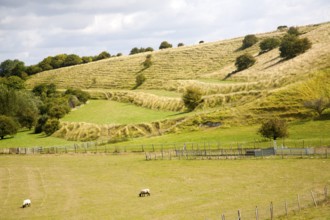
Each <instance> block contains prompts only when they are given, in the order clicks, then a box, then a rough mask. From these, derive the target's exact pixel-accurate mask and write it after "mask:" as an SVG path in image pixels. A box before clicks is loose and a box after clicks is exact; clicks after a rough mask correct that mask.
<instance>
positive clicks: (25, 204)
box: [22, 199, 31, 208]
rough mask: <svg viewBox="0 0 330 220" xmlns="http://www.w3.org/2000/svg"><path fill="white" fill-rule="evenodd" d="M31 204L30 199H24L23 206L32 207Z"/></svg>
mask: <svg viewBox="0 0 330 220" xmlns="http://www.w3.org/2000/svg"><path fill="white" fill-rule="evenodd" d="M30 205H31V200H30V199H25V200H24V201H23V205H22V208H25V207H27V206H29V207H30Z"/></svg>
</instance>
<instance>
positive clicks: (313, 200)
mask: <svg viewBox="0 0 330 220" xmlns="http://www.w3.org/2000/svg"><path fill="white" fill-rule="evenodd" d="M311 194H312V198H313V202H314V205H315V207H317V203H316V200H315V197H314V193H313V191H311Z"/></svg>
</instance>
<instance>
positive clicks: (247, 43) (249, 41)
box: [242, 34, 258, 50]
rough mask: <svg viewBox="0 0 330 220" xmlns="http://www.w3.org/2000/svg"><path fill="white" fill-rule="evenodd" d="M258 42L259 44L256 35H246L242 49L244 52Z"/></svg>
mask: <svg viewBox="0 0 330 220" xmlns="http://www.w3.org/2000/svg"><path fill="white" fill-rule="evenodd" d="M257 42H258V38H257V37H256V35H254V34H249V35H246V36H245V37H244V39H243V44H242V49H243V50H244V49H246V48H248V47H251V46H253V45H254V44H256V43H257Z"/></svg>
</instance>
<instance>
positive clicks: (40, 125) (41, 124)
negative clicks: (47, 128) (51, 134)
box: [34, 115, 48, 134]
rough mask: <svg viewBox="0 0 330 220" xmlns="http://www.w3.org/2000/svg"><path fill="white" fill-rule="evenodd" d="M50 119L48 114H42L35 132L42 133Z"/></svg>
mask: <svg viewBox="0 0 330 220" xmlns="http://www.w3.org/2000/svg"><path fill="white" fill-rule="evenodd" d="M47 120H48V116H47V115H42V116H40V117H39V118H38V121H37V123H36V126H35V127H34V133H35V134H40V133H41V132H42V131H43V130H42V129H43V127H44V125H45V124H46V122H47Z"/></svg>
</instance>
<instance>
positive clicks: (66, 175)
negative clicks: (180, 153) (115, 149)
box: [0, 154, 330, 220]
mask: <svg viewBox="0 0 330 220" xmlns="http://www.w3.org/2000/svg"><path fill="white" fill-rule="evenodd" d="M329 168H330V161H329V160H328V159H285V160H281V159H258V160H256V159H249V160H153V161H145V160H144V155H139V154H134V155H113V156H111V155H103V154H98V155H92V154H80V155H68V154H66V155H35V156H21V155H9V156H5V155H2V156H0V185H1V187H0V195H1V206H0V213H1V219H8V220H10V219H15V220H16V219H220V218H221V217H220V215H221V213H225V214H226V219H235V217H237V210H238V209H240V210H241V212H242V214H243V217H244V216H245V219H253V214H254V208H255V206H256V205H258V207H259V212H260V219H266V218H269V214H267V213H268V212H269V202H270V201H273V203H274V206H275V207H278V208H277V210H279V207H280V206H282V205H283V204H284V201H285V200H288V201H295V199H296V195H297V194H300V195H301V197H302V198H304V197H303V195H310V190H314V191H316V192H317V191H319V190H323V188H324V186H325V185H329V184H330V172H327V170H329ZM142 188H150V190H151V196H150V197H144V198H140V197H138V193H139V191H140V189H142ZM26 198H29V199H31V201H32V206H31V207H29V208H26V209H22V208H20V206H21V205H22V201H23V199H26ZM305 202H306V203H305ZM311 202H312V200H311V199H308V200H306V201H305V200H303V199H302V201H301V203H302V205H308V204H309V203H311ZM315 214H316V215H317V217H322V216H324V215H327V213H324V212H317V213H315ZM311 219H312V218H311ZM315 219H320V218H315Z"/></svg>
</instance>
